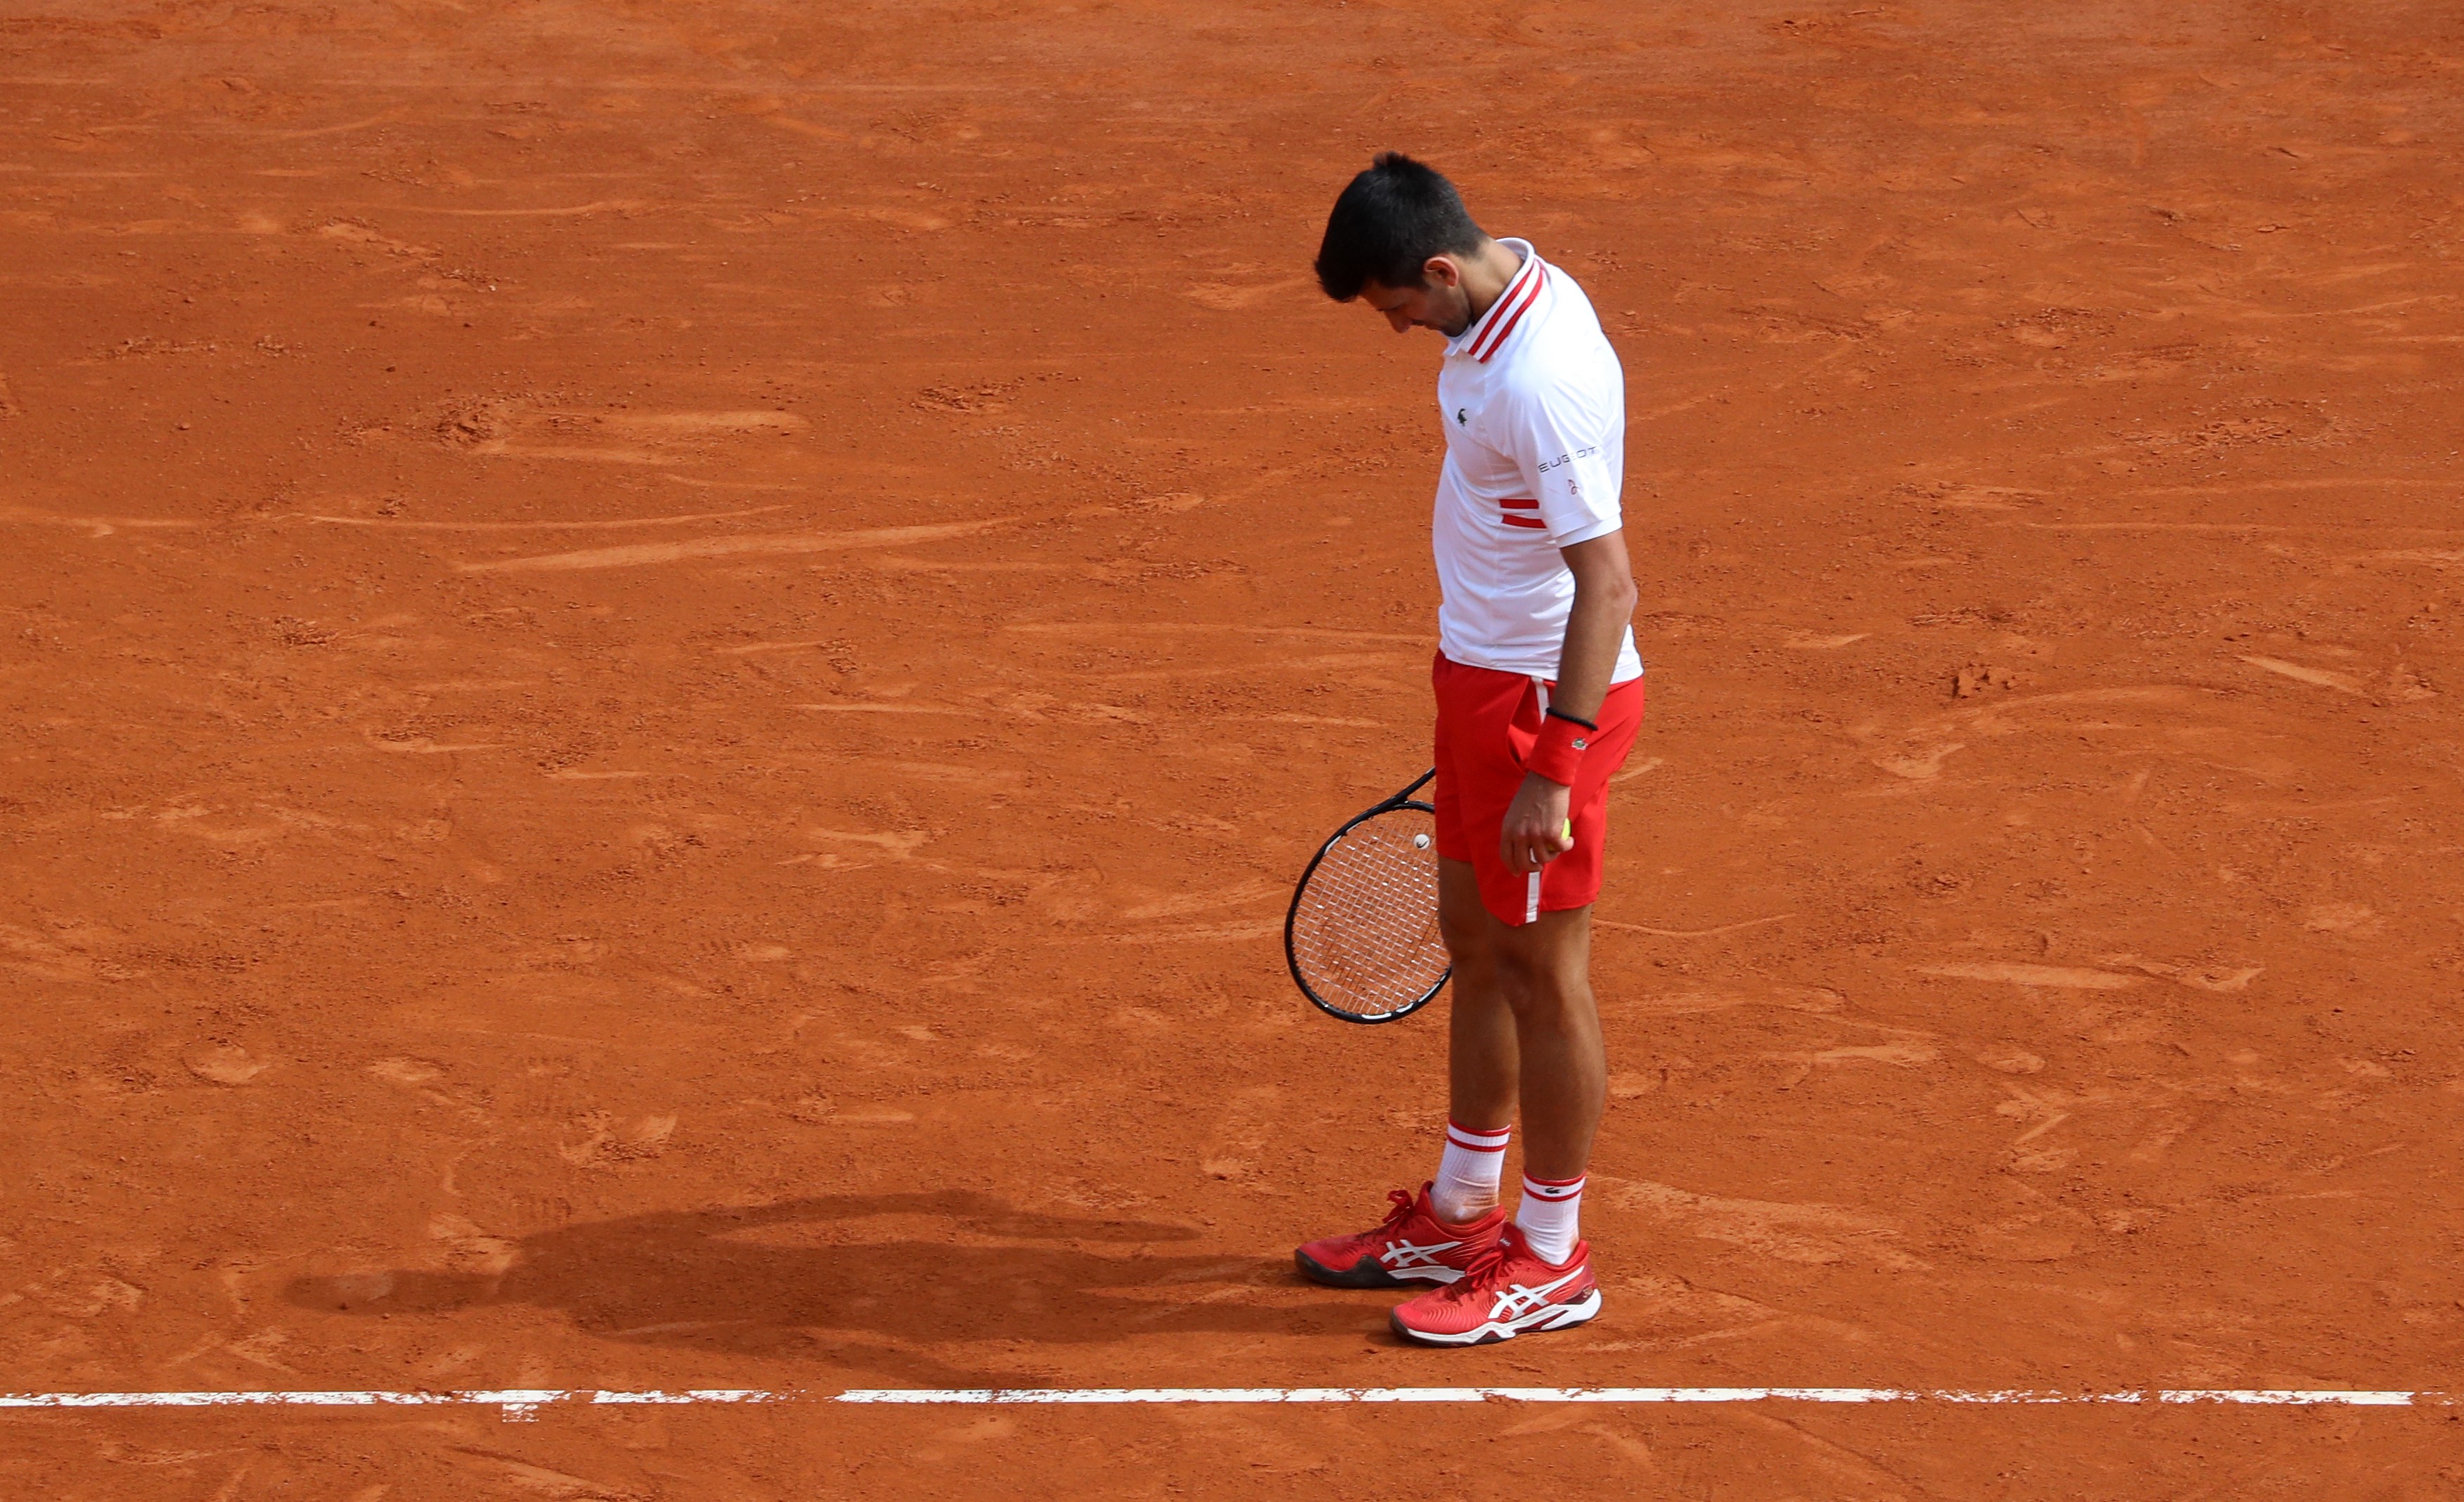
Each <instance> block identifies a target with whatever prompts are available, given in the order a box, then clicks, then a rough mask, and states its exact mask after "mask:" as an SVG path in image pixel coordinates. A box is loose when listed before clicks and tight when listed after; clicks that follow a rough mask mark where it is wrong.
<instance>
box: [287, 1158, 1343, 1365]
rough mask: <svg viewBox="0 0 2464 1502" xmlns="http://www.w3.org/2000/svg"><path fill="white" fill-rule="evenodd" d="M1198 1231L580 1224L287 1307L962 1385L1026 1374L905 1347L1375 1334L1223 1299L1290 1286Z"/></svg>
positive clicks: (989, 1224) (804, 1216)
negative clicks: (1191, 1245) (550, 1323)
mask: <svg viewBox="0 0 2464 1502" xmlns="http://www.w3.org/2000/svg"><path fill="white" fill-rule="evenodd" d="M1198 1236H1199V1232H1198V1231H1197V1230H1195V1229H1193V1228H1191V1227H1189V1226H1172V1225H1163V1224H1157V1223H1153V1222H1141V1221H1128V1220H1111V1219H1101V1218H1094V1217H1081V1216H1067V1215H1047V1214H1041V1213H1036V1212H1032V1211H1024V1210H1019V1209H1015V1208H1013V1207H1011V1206H1010V1205H1008V1204H1003V1203H1002V1202H1001V1201H1000V1200H997V1199H994V1198H992V1197H991V1196H988V1195H982V1194H977V1193H973V1192H970V1191H965V1190H943V1191H936V1192H928V1193H918V1194H889V1195H833V1196H824V1197H816V1198H812V1199H803V1200H791V1201H786V1202H782V1203H781V1204H767V1205H753V1206H745V1207H741V1208H731V1209H715V1210H689V1211H671V1212H665V1213H658V1214H649V1215H634V1216H627V1217H624V1218H621V1219H617V1220H609V1221H590V1222H583V1223H578V1224H575V1225H570V1226H559V1227H557V1228H555V1229H552V1230H545V1231H540V1232H538V1233H536V1234H534V1235H531V1236H527V1237H523V1238H521V1239H520V1240H519V1241H517V1242H506V1243H501V1244H497V1245H499V1246H501V1247H503V1248H508V1249H506V1250H503V1251H499V1252H497V1253H495V1255H493V1256H490V1257H488V1258H485V1259H482V1260H484V1261H485V1262H487V1263H489V1264H493V1265H494V1266H487V1267H481V1268H477V1269H473V1270H464V1271H419V1270H403V1271H395V1272H377V1273H366V1272H361V1273H350V1274H345V1275H342V1276H338V1277H311V1278H297V1279H295V1280H293V1281H292V1282H291V1283H290V1285H289V1286H288V1287H287V1288H286V1289H285V1290H284V1294H285V1296H286V1297H287V1298H288V1300H289V1301H290V1302H291V1303H292V1304H294V1305H295V1306H297V1307H299V1308H302V1309H313V1310H319V1311H323V1312H328V1313H349V1314H370V1315H376V1314H392V1315H394V1316H396V1317H400V1316H402V1315H406V1314H420V1313H445V1312H450V1311H459V1310H469V1309H477V1308H485V1307H490V1306H501V1305H530V1306H533V1307H536V1308H540V1309H549V1310H555V1311H559V1312H561V1313H562V1314H564V1315H565V1316H566V1317H568V1318H570V1319H571V1320H572V1321H573V1322H574V1324H575V1325H576V1326H577V1327H578V1328H579V1329H580V1330H581V1331H583V1333H585V1334H588V1335H591V1336H598V1337H600V1338H602V1339H610V1340H629V1341H637V1342H642V1343H646V1344H650V1345H660V1346H673V1347H679V1348H685V1349H692V1350H701V1351H713V1352H727V1353H748V1354H758V1355H763V1356H770V1357H787V1358H793V1357H795V1356H797V1355H799V1354H809V1355H812V1356H815V1357H821V1358H828V1359H831V1360H833V1361H834V1362H839V1363H849V1364H854V1365H858V1366H862V1367H867V1368H871V1369H875V1370H885V1371H891V1372H894V1373H896V1374H897V1375H898V1376H900V1377H903V1378H907V1379H910V1380H913V1381H931V1382H935V1383H941V1384H948V1383H957V1384H960V1385H967V1384H974V1385H985V1384H992V1385H999V1384H1001V1383H1002V1382H1004V1381H1009V1380H1012V1379H1015V1378H1016V1377H1017V1376H1018V1375H1019V1374H1018V1373H1017V1372H1016V1371H1015V1370H1014V1369H1013V1370H1010V1371H1007V1372H1003V1371H998V1370H992V1371H987V1370H979V1369H968V1368H961V1367H955V1366H950V1365H947V1364H945V1360H944V1358H946V1357H947V1356H949V1355H952V1354H955V1353H949V1352H943V1353H941V1354H940V1355H939V1356H930V1355H926V1354H924V1353H923V1352H921V1351H918V1350H915V1349H913V1347H916V1346H933V1345H940V1344H945V1343H954V1342H955V1343H960V1344H963V1343H966V1342H972V1341H989V1340H999V1341H1002V1342H1004V1343H1014V1344H1015V1345H1016V1346H1017V1347H1018V1349H1019V1352H1020V1356H1021V1358H1027V1357H1028V1356H1029V1354H1030V1353H1031V1352H1032V1351H1033V1349H1034V1348H1036V1347H1039V1346H1045V1345H1051V1344H1056V1343H1058V1344H1102V1343H1106V1342H1111V1341H1121V1340H1130V1339H1134V1338H1137V1337H1139V1336H1169V1335H1173V1334H1176V1333H1182V1332H1191V1331H1202V1332H1210V1333H1218V1334H1221V1333H1226V1332H1229V1333H1236V1334H1256V1335H1301V1334H1309V1333H1314V1332H1318V1331H1323V1330H1335V1329H1344V1328H1353V1327H1367V1326H1370V1325H1373V1324H1375V1323H1377V1322H1378V1321H1377V1318H1376V1314H1375V1312H1373V1311H1371V1310H1369V1309H1367V1308H1364V1307H1363V1306H1362V1305H1360V1304H1359V1303H1357V1302H1337V1301H1334V1300H1331V1299H1317V1300H1314V1301H1311V1302H1308V1303H1301V1304H1295V1303H1294V1302H1292V1301H1291V1300H1290V1299H1288V1298H1276V1299H1275V1300H1273V1302H1272V1303H1271V1305H1266V1304H1262V1303H1259V1302H1256V1301H1252V1300H1249V1299H1245V1298H1242V1297H1238V1296H1233V1297H1226V1296H1225V1293H1226V1289H1225V1286H1226V1285H1232V1286H1235V1287H1236V1288H1237V1287H1239V1286H1248V1287H1256V1288H1263V1289H1273V1290H1277V1291H1283V1290H1289V1289H1295V1288H1296V1287H1297V1285H1296V1284H1295V1282H1294V1279H1293V1275H1292V1272H1291V1270H1290V1268H1289V1266H1288V1264H1287V1263H1285V1262H1283V1261H1282V1259H1280V1258H1277V1259H1265V1258H1255V1257H1243V1258H1226V1257H1224V1256H1222V1255H1221V1254H1220V1253H1216V1254H1192V1253H1187V1252H1180V1253H1175V1252H1167V1251H1163V1250H1160V1249H1158V1244H1176V1243H1188V1242H1190V1241H1193V1240H1195V1239H1197V1237H1198ZM498 1267H500V1268H501V1270H495V1269H496V1268H498ZM868 1337H869V1338H868ZM881 1341H887V1342H891V1343H890V1344H881V1343H876V1342H881ZM961 1359H965V1358H961ZM1001 1364H1002V1365H1004V1366H1005V1365H1007V1364H1008V1363H1006V1362H1002V1363H1001Z"/></svg>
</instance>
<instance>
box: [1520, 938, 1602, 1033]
mask: <svg viewBox="0 0 2464 1502" xmlns="http://www.w3.org/2000/svg"><path fill="white" fill-rule="evenodd" d="M1496 962H1497V980H1498V990H1499V991H1500V992H1501V993H1502V994H1503V995H1504V996H1505V998H1506V1005H1507V1006H1508V1007H1510V1008H1512V1009H1513V1012H1514V1015H1515V1017H1516V1019H1517V1020H1519V1021H1524V1022H1532V1023H1540V1024H1543V1025H1546V1024H1548V1023H1550V1022H1552V1021H1554V1020H1556V1019H1558V1018H1562V1017H1566V1016H1570V1015H1574V1014H1577V1013H1579V1012H1581V1011H1583V1010H1586V1009H1588V1008H1589V1007H1590V1006H1591V1005H1592V985H1591V978H1590V977H1589V976H1587V975H1585V974H1584V973H1583V967H1582V966H1580V965H1570V964H1568V963H1566V962H1565V957H1563V956H1562V955H1557V954H1552V953H1549V952H1546V951H1543V952H1540V953H1536V954H1535V953H1533V952H1532V951H1531V950H1529V948H1526V947H1524V946H1520V945H1514V946H1507V947H1503V948H1501V949H1500V950H1499V952H1498V955H1497V961H1496Z"/></svg>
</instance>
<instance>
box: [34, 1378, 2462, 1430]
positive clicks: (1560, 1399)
mask: <svg viewBox="0 0 2464 1502" xmlns="http://www.w3.org/2000/svg"><path fill="white" fill-rule="evenodd" d="M633 1403H644V1404H669V1403H737V1404H750V1403H864V1404H871V1405H890V1406H898V1405H917V1404H950V1403H957V1404H968V1405H985V1404H992V1405H1002V1406H1006V1405H1039V1406H1081V1405H1105V1404H1122V1403H1133V1404H1146V1403H1625V1404H1667V1403H1945V1404H1956V1405H1978V1404H2003V1405H2016V1406H2043V1405H2049V1404H2067V1405H2073V1406H2078V1405H2082V1404H2110V1403H2158V1404H2164V1403H2176V1404H2179V1403H2225V1404H2240V1405H2245V1406H2257V1407H2278V1408H2321V1407H2342V1408H2422V1407H2429V1408H2449V1407H2455V1406H2457V1405H2459V1404H2464V1395H2459V1394H2456V1393H2453V1392H2449V1391H2445V1390H2440V1389H2429V1388H2421V1389H2404V1388H2379V1389H2369V1388H2343V1387H2151V1388H2139V1389H2120V1390H2114V1391H2106V1392H2095V1391H2087V1392H2060V1391H2054V1390H2045V1389H2033V1388H1946V1387H858V1388H850V1389H848V1390H847V1391H845V1392H813V1391H806V1390H799V1389H794V1388H787V1389H769V1388H757V1387H689V1388H678V1389H672V1390H658V1389H652V1390H649V1391H638V1392H618V1391H611V1390H608V1389H605V1388H590V1387H510V1388H468V1389H461V1390H454V1391H443V1392H388V1391H383V1390H373V1389H360V1390H341V1389H336V1390H315V1391H293V1392H280V1391H274V1392H268V1391H237V1392H120V1393H110V1392H93V1393H68V1392H60V1393H0V1408H77V1409H84V1408H261V1407H286V1408H378V1407H435V1406H452V1407H488V1408H495V1409H497V1410H498V1411H499V1412H500V1413H502V1415H503V1416H504V1417H505V1418H507V1419H509V1420H514V1421H517V1422H518V1421H522V1420H528V1419H533V1418H536V1417H538V1415H539V1409H541V1408H543V1407H551V1406H557V1407H561V1406H568V1405H570V1406H590V1405H598V1404H633Z"/></svg>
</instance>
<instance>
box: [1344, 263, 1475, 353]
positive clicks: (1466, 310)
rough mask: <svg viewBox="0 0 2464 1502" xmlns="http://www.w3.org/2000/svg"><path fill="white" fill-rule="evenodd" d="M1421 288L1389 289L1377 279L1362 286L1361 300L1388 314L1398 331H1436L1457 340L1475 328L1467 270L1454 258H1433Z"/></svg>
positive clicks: (1423, 270) (1424, 270) (1422, 272)
mask: <svg viewBox="0 0 2464 1502" xmlns="http://www.w3.org/2000/svg"><path fill="white" fill-rule="evenodd" d="M1420 276H1421V281H1420V285H1419V286H1417V287H1389V286H1387V285H1386V284H1385V283H1384V282H1381V281H1378V280H1376V279H1375V278H1372V279H1371V280H1369V281H1367V282H1364V283H1362V284H1361V288H1360V300H1361V301H1363V302H1366V303H1368V304H1369V305H1370V306H1371V307H1373V308H1375V309H1376V310H1377V311H1378V312H1379V313H1381V314H1383V315H1385V318H1386V321H1387V322H1388V323H1390V324H1392V325H1393V326H1394V329H1395V332H1396V333H1397V334H1400V333H1403V332H1405V331H1407V330H1410V329H1415V328H1433V329H1436V330H1437V331H1438V332H1439V333H1441V334H1443V335H1444V336H1446V338H1448V339H1453V338H1455V337H1456V336H1457V335H1459V334H1461V333H1462V332H1463V330H1464V329H1467V328H1469V327H1471V295H1470V294H1468V293H1466V292H1464V291H1463V268H1462V267H1461V266H1460V265H1457V264H1456V262H1455V258H1454V257H1453V256H1451V255H1432V256H1430V257H1429V258H1428V260H1427V261H1426V262H1425V263H1424V264H1423V265H1422V266H1421V268H1420Z"/></svg>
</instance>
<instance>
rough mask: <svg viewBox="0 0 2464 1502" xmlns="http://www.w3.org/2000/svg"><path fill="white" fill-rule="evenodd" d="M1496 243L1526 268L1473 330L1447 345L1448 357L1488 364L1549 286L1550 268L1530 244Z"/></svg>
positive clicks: (1517, 242)
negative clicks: (1518, 258) (1519, 258)
mask: <svg viewBox="0 0 2464 1502" xmlns="http://www.w3.org/2000/svg"><path fill="white" fill-rule="evenodd" d="M1497 243H1498V244H1500V245H1503V246H1505V247H1506V248H1507V250H1509V251H1512V252H1513V253H1514V254H1517V255H1520V256H1522V257H1523V267H1522V269H1521V270H1519V271H1517V272H1516V273H1515V274H1514V276H1513V279H1512V280H1510V281H1508V282H1507V284H1506V290H1505V291H1504V292H1501V293H1499V294H1498V295H1497V300H1496V301H1495V302H1492V303H1490V304H1489V305H1488V311H1487V312H1485V313H1484V314H1482V315H1481V316H1480V317H1479V318H1477V319H1474V320H1472V324H1471V327H1469V328H1467V329H1464V330H1463V332H1462V333H1461V334H1458V335H1456V336H1455V337H1454V338H1453V339H1452V340H1450V341H1448V342H1447V343H1446V354H1447V355H1448V356H1449V357H1452V356H1455V355H1468V356H1470V357H1471V358H1472V359H1474V360H1477V361H1479V362H1480V363H1481V364H1487V363H1488V360H1489V357H1490V356H1492V355H1494V354H1496V353H1497V352H1498V350H1499V349H1501V348H1503V347H1504V346H1505V344H1506V342H1507V340H1508V339H1509V338H1511V337H1513V334H1514V330H1515V328H1516V326H1517V325H1519V324H1520V323H1522V321H1523V315H1524V314H1526V313H1528V312H1529V311H1530V310H1531V304H1532V303H1533V302H1535V301H1537V300H1538V299H1539V297H1540V294H1541V292H1542V291H1543V290H1545V289H1546V287H1547V286H1548V282H1549V269H1548V267H1546V266H1545V265H1543V264H1541V260H1540V253H1539V252H1537V251H1535V250H1533V249H1532V248H1531V242H1530V241H1529V240H1510V239H1505V240H1500V241H1498V242H1497Z"/></svg>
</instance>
